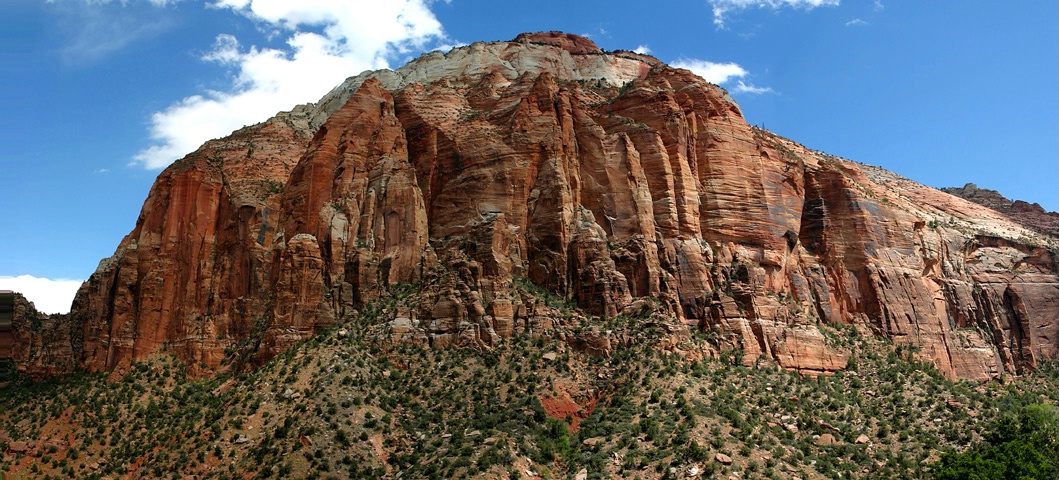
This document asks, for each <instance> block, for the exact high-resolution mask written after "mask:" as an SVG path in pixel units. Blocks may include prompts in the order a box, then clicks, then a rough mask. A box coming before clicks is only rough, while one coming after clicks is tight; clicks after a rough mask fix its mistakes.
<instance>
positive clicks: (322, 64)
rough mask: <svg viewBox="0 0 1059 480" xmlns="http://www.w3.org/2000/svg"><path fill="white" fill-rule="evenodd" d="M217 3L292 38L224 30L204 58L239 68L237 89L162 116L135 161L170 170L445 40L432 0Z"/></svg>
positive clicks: (209, 94) (189, 100) (154, 119)
mask: <svg viewBox="0 0 1059 480" xmlns="http://www.w3.org/2000/svg"><path fill="white" fill-rule="evenodd" d="M211 7H213V8H216V9H220V10H229V11H232V12H236V13H237V14H240V15H243V16H245V17H247V18H250V19H252V20H254V21H255V22H257V23H259V26H260V27H261V28H263V29H265V30H269V31H275V32H276V33H277V34H278V35H283V36H285V37H286V47H285V48H261V47H258V46H255V45H250V46H244V45H242V44H241V43H240V41H239V39H237V38H236V37H235V36H233V35H229V34H221V35H218V36H217V38H216V42H215V44H214V46H213V49H212V50H211V51H209V52H207V53H206V54H205V55H203V57H202V59H203V60H204V61H207V62H215V63H218V64H220V65H224V66H225V67H227V68H228V69H229V70H230V71H231V72H232V77H233V80H232V84H231V86H230V88H228V89H226V90H224V91H218V90H210V91H205V92H202V93H201V94H198V95H192V96H189V97H186V98H184V99H182V100H180V101H178V102H176V103H174V104H172V105H170V106H169V107H168V108H166V109H165V110H162V111H160V112H156V113H154V114H153V115H152V116H151V121H150V137H151V140H152V142H153V144H152V145H151V146H149V147H148V148H145V149H144V150H142V151H140V152H139V153H138V154H136V155H135V156H134V158H133V163H134V164H138V165H142V166H143V167H145V168H148V169H157V168H162V167H165V166H166V165H169V164H170V163H172V162H173V161H174V160H176V159H178V158H180V157H181V156H183V155H185V154H187V153H189V152H191V151H193V150H195V149H196V148H198V147H199V146H200V145H201V144H202V143H203V142H205V141H206V140H209V139H211V138H217V137H221V136H224V135H227V134H228V133H231V132H232V131H233V130H235V129H238V128H240V127H242V126H244V125H250V124H254V123H257V122H260V121H262V120H264V119H266V118H268V117H270V116H272V115H275V114H276V113H277V112H279V111H281V110H286V109H289V108H291V107H293V106H294V105H297V104H299V103H306V102H311V101H316V100H317V99H319V98H320V97H321V96H323V95H324V94H325V93H327V92H328V91H329V90H330V89H331V88H333V87H334V86H335V85H337V84H338V83H340V82H341V81H342V80H343V79H345V78H346V77H348V76H351V75H355V74H357V73H360V72H361V71H363V70H368V69H379V68H388V67H389V65H388V63H387V60H388V59H390V58H393V57H395V56H398V55H401V54H406V53H408V52H411V51H413V50H416V49H422V48H424V47H425V46H426V45H427V44H428V43H429V42H432V41H440V40H443V39H444V33H443V32H442V27H441V23H440V22H438V20H437V18H435V16H434V14H433V12H431V10H430V8H429V7H428V5H427V3H426V0H390V1H386V2H378V1H372V0H301V1H297V2H292V1H289V0H218V1H217V2H216V3H214V4H212V5H211Z"/></svg>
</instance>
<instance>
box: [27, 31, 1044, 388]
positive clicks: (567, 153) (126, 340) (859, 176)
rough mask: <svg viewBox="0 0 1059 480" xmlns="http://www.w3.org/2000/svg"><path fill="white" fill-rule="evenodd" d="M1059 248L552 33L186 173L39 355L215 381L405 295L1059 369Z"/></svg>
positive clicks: (772, 340) (404, 337)
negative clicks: (165, 359)
mask: <svg viewBox="0 0 1059 480" xmlns="http://www.w3.org/2000/svg"><path fill="white" fill-rule="evenodd" d="M1056 245H1059V243H1057V241H1056V239H1055V238H1054V237H1051V236H1049V235H1046V234H1042V233H1040V232H1036V231H1032V230H1029V229H1027V228H1024V227H1023V226H1021V225H1019V224H1017V223H1015V222H1013V221H1011V220H1010V219H1008V218H1007V217H1005V216H1004V215H1002V214H1000V213H998V212H995V211H993V210H990V209H988V208H986V207H983V206H980V205H976V204H973V203H971V202H968V201H965V200H962V199H959V198H956V197H953V196H951V195H948V194H945V193H942V192H939V191H937V190H934V189H931V188H929V187H925V186H923V185H920V184H917V183H915V182H912V181H910V180H908V179H905V178H902V177H899V176H897V175H895V174H892V173H890V172H886V171H885V170H882V169H879V168H875V167H871V166H867V165H863V164H858V163H855V162H852V161H849V160H844V159H840V158H836V157H833V156H830V155H827V154H824V153H821V152H818V151H813V150H809V149H806V148H804V147H803V146H801V145H799V144H797V143H795V142H793V141H791V140H788V139H785V138H782V137H779V136H777V135H775V134H772V133H770V132H768V131H765V130H762V129H759V128H756V127H752V126H750V125H748V124H747V122H746V121H745V119H744V118H743V114H742V112H741V110H740V108H739V106H738V105H737V104H736V103H735V102H734V101H733V100H732V99H731V98H730V97H729V96H728V94H727V93H726V92H725V91H724V90H723V89H721V88H720V87H718V86H716V85H713V84H710V83H708V82H706V81H704V80H703V79H701V78H699V77H697V76H695V75H694V74H692V73H691V72H689V71H686V70H681V69H675V68H671V67H669V66H667V65H665V64H663V63H661V62H659V61H658V60H656V59H654V58H652V57H650V56H645V55H638V54H635V53H632V52H610V53H607V52H602V51H600V50H599V49H598V48H597V47H595V45H593V44H592V43H591V41H589V40H587V39H584V38H581V37H576V36H572V35H566V34H557V33H546V34H528V35H527V34H524V35H521V36H520V37H519V38H516V39H515V40H514V41H512V42H497V43H488V44H487V43H476V44H472V45H469V46H466V47H460V48H457V49H454V50H453V51H451V52H449V53H448V54H441V53H439V52H434V53H431V54H427V55H424V56H423V57H421V58H420V59H418V60H416V61H413V62H412V63H410V64H409V65H406V66H405V67H402V68H401V69H398V70H396V71H379V72H367V73H364V74H361V75H358V76H356V77H352V78H350V79H349V80H347V81H346V82H345V83H343V84H342V85H340V86H339V87H336V89H335V90H334V91H332V92H331V93H329V94H328V95H327V96H325V97H324V98H323V99H322V100H321V101H320V102H318V103H317V104H313V105H304V106H299V107H297V108H296V109H295V110H293V111H291V112H285V113H282V114H280V115H278V116H277V117H275V118H273V119H270V120H268V121H266V122H264V123H262V124H258V125H255V126H251V127H246V128H244V129H242V130H239V131H237V132H234V133H233V134H232V135H231V136H229V137H227V138H224V139H220V140H214V141H211V142H207V143H206V144H205V145H203V147H202V148H200V149H199V150H198V151H196V152H194V153H192V154H190V155H188V156H187V157H185V158H184V159H182V160H180V161H178V162H176V163H174V164H173V165H172V166H170V167H169V168H168V169H166V170H165V171H164V172H163V173H162V174H161V175H159V177H158V180H157V181H156V183H155V185H154V187H153V188H152V189H151V192H150V194H149V195H148V198H147V200H146V201H145V203H144V207H143V210H142V213H141V215H140V218H139V219H138V221H137V224H136V227H135V228H134V229H133V231H132V232H131V233H130V234H129V235H128V236H126V237H125V239H123V240H122V242H121V244H120V245H119V247H118V249H117V251H116V252H115V254H114V256H112V257H110V258H108V259H105V260H103V261H102V262H101V263H100V266H99V268H98V269H97V271H96V272H95V274H93V275H92V277H91V278H90V279H89V280H88V281H87V282H86V283H85V284H84V285H83V286H82V288H81V290H80V292H79V293H78V295H77V298H76V300H75V301H74V305H73V309H72V312H71V313H70V315H69V316H67V317H63V319H62V320H61V322H60V323H62V324H63V325H64V327H63V328H64V330H62V332H66V333H63V334H62V335H60V336H63V335H65V337H64V340H62V341H61V342H59V343H61V344H62V345H63V347H62V348H63V349H64V350H63V351H66V350H67V347H66V345H67V344H68V345H69V348H68V350H69V352H70V355H71V356H72V358H71V359H68V360H64V361H56V360H54V359H53V360H49V361H48V362H41V361H40V360H38V357H32V356H27V355H22V356H21V357H19V355H18V353H17V352H18V351H20V350H17V349H16V360H17V361H19V362H20V363H19V368H20V369H21V370H22V371H24V372H27V373H34V374H51V373H57V372H61V371H68V370H70V369H72V368H78V367H80V368H84V369H87V370H92V371H98V370H109V369H122V368H125V367H127V366H128V365H129V364H130V362H133V361H135V360H137V359H140V358H144V357H146V356H148V355H151V354H154V353H156V352H166V353H170V354H173V355H175V356H177V357H178V358H180V359H181V360H183V361H185V362H187V364H188V365H189V368H191V369H192V370H193V371H194V372H198V373H202V374H209V373H210V372H213V371H216V369H218V368H221V367H222V365H223V364H226V362H228V361H231V360H232V359H233V358H236V357H238V358H241V359H242V360H250V361H254V362H258V361H261V360H264V359H266V358H268V357H270V356H272V355H274V354H276V353H277V352H280V351H282V350H283V349H285V348H287V347H289V346H290V345H292V344H293V343H294V342H297V341H299V340H301V339H304V338H307V337H308V336H311V335H313V334H314V333H315V332H317V331H319V330H320V329H322V328H326V327H328V326H330V325H332V324H334V323H335V322H336V321H341V320H342V319H343V318H346V317H348V316H350V315H356V314H357V312H358V311H360V310H362V309H363V308H364V306H365V305H366V304H368V303H369V302H371V301H372V299H374V298H377V297H379V296H380V295H383V294H384V293H385V292H392V291H393V290H394V289H401V288H403V289H406V290H407V291H408V295H409V297H408V298H409V300H408V301H406V302H405V303H404V304H403V305H402V306H400V307H398V308H393V309H389V310H388V311H386V312H384V313H385V315H386V316H385V318H383V319H381V320H380V322H381V323H382V325H384V330H385V332H387V335H389V336H390V337H391V339H394V340H397V341H415V342H422V343H428V344H431V345H435V346H444V345H449V344H453V343H456V344H475V345H479V346H482V347H484V348H488V347H489V346H490V345H493V344H495V343H496V342H498V341H500V339H502V338H504V337H509V336H511V335H514V334H516V333H527V334H530V335H541V334H547V333H548V332H549V331H553V330H555V331H558V332H559V334H560V335H562V336H563V337H564V338H566V337H567V335H568V334H569V337H568V338H569V341H571V342H572V343H576V344H578V345H582V346H584V347H585V348H586V349H588V350H590V351H593V352H595V353H602V354H605V353H606V350H607V349H608V348H609V347H608V345H609V342H612V341H619V340H620V339H617V338H611V337H609V336H608V335H610V334H608V333H607V332H605V331H602V330H600V329H594V328H593V327H594V326H598V325H601V324H602V323H603V322H604V321H606V320H607V319H613V318H616V317H619V318H625V319H631V320H630V321H633V322H636V321H641V322H651V321H656V320H660V319H661V321H667V322H671V323H673V324H678V325H679V324H681V323H682V324H684V325H686V326H688V327H689V328H696V329H702V330H704V331H705V332H707V334H708V335H710V338H711V339H713V341H714V342H715V343H716V345H717V346H718V348H719V349H728V348H736V349H740V350H741V351H742V352H743V355H742V359H743V361H744V362H747V363H752V362H758V361H764V362H771V363H775V364H778V365H780V366H783V367H785V368H791V369H797V370H799V371H803V372H807V373H819V372H830V371H835V370H838V369H841V368H843V367H844V366H845V365H846V362H847V360H848V358H849V355H850V352H849V351H848V350H846V349H844V347H843V346H842V342H840V341H835V340H834V339H833V338H830V337H829V336H828V335H825V332H824V331H823V330H822V329H821V325H824V324H830V325H849V326H850V327H848V328H843V329H840V330H841V331H851V330H852V329H856V330H858V331H860V332H861V333H862V334H872V335H880V336H885V337H887V338H890V339H892V340H893V341H894V342H895V343H897V344H901V345H908V346H911V347H915V348H914V349H913V350H914V351H916V352H918V355H920V356H921V357H922V358H924V359H926V360H929V361H932V362H933V363H934V364H935V365H937V366H938V368H939V369H940V370H941V371H942V372H944V373H945V374H946V375H948V376H950V377H962V378H971V379H986V378H991V377H994V376H996V375H999V374H1000V373H1002V372H1020V371H1022V370H1023V369H1025V368H1032V367H1033V366H1034V365H1036V363H1037V362H1039V361H1041V360H1042V359H1047V358H1056V356H1057V349H1059V278H1057V276H1056V270H1057V264H1056V252H1057V251H1059V248H1057V247H1056ZM542 298H554V299H557V300H558V301H559V302H558V303H560V304H562V305H556V304H555V303H556V302H545V301H542ZM566 304H569V305H571V306H572V305H574V304H576V307H577V308H576V309H569V308H567V307H566V306H565V305H566ZM575 326H576V327H586V328H587V329H588V330H589V331H591V332H593V333H591V334H580V336H574V335H573V334H572V333H570V332H572V331H573V330H572V329H570V328H566V327H575ZM578 330H579V331H580V330H581V328H578ZM827 330H828V331H831V329H827ZM19 338H22V340H20V341H21V342H22V343H23V344H33V342H38V343H39V340H33V338H36V337H34V336H33V334H32V332H30V333H26V334H25V335H24V336H23V337H19ZM24 350H25V349H23V350H22V351H24Z"/></svg>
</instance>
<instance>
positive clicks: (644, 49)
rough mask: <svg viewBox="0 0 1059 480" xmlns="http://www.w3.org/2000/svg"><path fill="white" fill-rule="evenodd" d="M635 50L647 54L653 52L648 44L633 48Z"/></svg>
mask: <svg viewBox="0 0 1059 480" xmlns="http://www.w3.org/2000/svg"><path fill="white" fill-rule="evenodd" d="M633 52H636V53H639V54H640V55H647V54H649V53H651V49H650V47H648V46H647V45H640V46H638V47H636V48H635V49H633Z"/></svg>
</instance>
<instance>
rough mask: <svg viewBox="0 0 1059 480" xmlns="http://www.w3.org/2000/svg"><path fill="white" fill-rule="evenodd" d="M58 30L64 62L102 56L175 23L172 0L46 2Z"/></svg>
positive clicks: (71, 63)
mask: <svg viewBox="0 0 1059 480" xmlns="http://www.w3.org/2000/svg"><path fill="white" fill-rule="evenodd" d="M48 3H49V4H52V5H51V6H50V7H49V10H50V12H51V13H52V14H54V22H55V24H56V25H57V27H58V29H57V30H58V31H60V32H62V35H63V36H64V37H66V38H65V39H64V45H63V46H62V47H61V48H60V50H59V52H58V53H59V56H60V58H61V60H62V61H63V63H65V64H66V65H68V66H75V67H76V66H83V65H87V64H91V63H94V62H96V61H99V60H102V59H104V58H106V57H108V56H111V55H113V54H115V53H117V52H119V51H121V50H123V49H125V48H127V47H129V46H132V45H134V44H136V43H138V42H142V41H144V40H148V39H151V38H154V37H157V36H159V35H162V34H164V33H165V32H167V31H168V30H170V29H171V28H173V27H174V26H176V25H177V22H176V21H175V20H174V18H173V11H172V9H159V8H154V7H164V6H166V5H167V3H173V2H172V1H170V2H166V1H151V2H149V3H148V2H147V1H141V2H135V3H133V2H130V1H129V0H125V1H120V2H118V1H112V0H83V1H65V2H48Z"/></svg>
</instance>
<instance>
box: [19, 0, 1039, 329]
mask: <svg viewBox="0 0 1059 480" xmlns="http://www.w3.org/2000/svg"><path fill="white" fill-rule="evenodd" d="M1057 18H1059V12H1057V4H1056V2H1055V1H1054V0H1024V1H1019V2H1009V1H1008V2H1005V1H995V0H977V1H973V2H968V1H966V0H932V1H929V2H918V1H908V0H904V1H897V0H860V1H855V0H697V1H661V2H624V1H616V0H612V1H607V2H595V1H578V2H571V1H569V0H564V1H552V0H540V1H537V2H533V3H532V4H528V3H525V2H521V3H514V2H499V1H484V0H450V1H448V2H445V1H434V2H424V1H420V0H389V1H386V2H380V1H369V2H362V1H354V0H302V1H298V2H292V1H288V0H209V1H207V2H202V1H194V0H125V1H121V0H109V1H108V0H55V1H52V2H47V1H43V0H41V1H36V0H4V2H3V4H2V5H0V19H2V20H0V78H2V79H3V83H2V85H0V102H2V104H3V106H4V111H5V113H4V115H2V116H0V167H2V171H3V172H4V175H3V177H2V178H3V181H2V182H3V183H0V224H2V225H3V227H2V229H0V232H2V236H0V252H2V253H0V288H14V289H17V290H20V291H24V292H26V293H27V295H28V296H29V297H30V299H31V300H34V301H35V302H36V303H37V306H38V308H40V309H41V310H44V311H65V310H67V309H68V308H69V302H70V299H71V298H72V295H73V290H74V289H76V285H78V284H79V283H80V281H81V280H83V279H85V278H87V277H88V276H89V275H90V274H91V273H92V271H94V269H95V267H96V265H97V263H98V262H99V260H100V259H102V258H105V257H107V256H109V255H111V254H112V253H113V251H114V248H115V247H116V246H117V244H118V242H119V241H120V240H121V238H122V237H123V236H124V235H125V234H127V233H128V232H129V231H131V230H132V228H133V226H134V224H135V221H136V216H137V214H138V213H139V210H140V207H141V206H142V204H143V200H144V199H145V198H146V195H147V191H148V189H149V188H150V185H151V183H152V182H153V180H154V178H155V177H156V176H157V174H158V173H159V172H160V171H161V170H160V169H161V168H162V167H164V166H165V165H166V164H168V163H169V162H171V161H172V160H173V159H175V158H178V157H179V156H182V155H183V154H185V153H188V152H190V151H191V150H194V149H195V148H196V147H197V146H198V145H199V144H200V143H201V142H202V141H204V140H206V139H209V138H212V137H215V136H223V135H224V134H226V133H227V132H230V131H231V130H233V129H235V128H238V127H241V126H243V125H248V124H253V123H256V122H258V121H262V120H265V119H266V118H267V117H269V116H271V115H272V114H273V113H275V112H276V111H279V110H286V109H289V108H290V107H292V106H294V105H295V104H297V103H306V102H312V101H315V100H317V99H318V98H319V97H320V96H322V95H323V93H325V92H326V91H327V90H328V89H330V88H331V86H333V85H335V84H337V83H339V82H341V81H342V80H343V79H344V78H345V77H346V76H349V75H355V74H356V73H359V72H360V71H361V70H364V69H371V68H380V67H387V66H388V67H391V68H396V67H398V66H400V65H402V64H404V63H405V62H406V61H407V60H409V59H411V58H414V57H416V56H418V55H419V54H420V53H421V52H423V51H428V50H433V49H435V48H442V49H447V48H450V47H451V46H453V45H460V44H464V43H469V42H474V41H479V40H484V41H492V40H508V39H511V38H513V37H515V35H517V34H518V33H520V32H524V31H540V30H563V31H567V32H571V33H578V34H584V35H587V36H589V37H591V38H592V39H593V40H594V41H595V42H596V43H597V44H599V46H600V47H602V48H604V49H608V50H613V49H630V50H631V49H637V48H639V49H641V50H645V51H649V53H651V54H652V55H654V56H656V57H658V58H659V59H661V60H663V61H666V62H669V63H674V64H678V63H679V64H680V65H684V66H687V67H689V68H692V69H694V70H696V71H698V72H702V73H703V74H704V76H707V75H708V76H709V78H710V79H711V80H712V81H715V82H717V83H721V85H722V86H724V87H726V88H728V89H729V90H730V91H731V92H732V93H733V95H734V96H735V98H736V100H737V101H738V102H739V103H740V105H741V106H742V108H743V111H744V113H745V115H746V117H747V120H748V121H749V122H750V123H752V124H755V125H760V126H764V127H765V128H768V129H769V130H772V131H774V132H776V133H778V134H780V135H784V136H787V137H789V138H792V139H794V140H796V141H798V142H801V143H802V144H804V145H806V146H808V147H810V148H814V149H819V150H823V151H826V152H828V153H832V154H835V155H839V156H842V157H846V158H850V159H853V160H857V161H860V162H864V163H869V164H873V165H879V166H882V167H884V168H887V169H890V170H893V171H895V172H897V173H900V174H902V175H904V176H906V177H909V178H912V179H913V180H917V181H919V182H921V183H924V184H927V185H931V186H936V187H942V186H960V185H963V184H964V183H967V182H975V183H977V184H978V185H979V186H981V187H987V188H993V189H997V190H999V191H1000V192H1001V193H1003V194H1004V195H1006V196H1008V197H1009V198H1018V199H1024V200H1027V201H1030V202H1038V203H1040V204H1041V205H1043V206H1044V207H1045V208H1046V209H1048V210H1057V209H1059V160H1057V158H1059V157H1057V149H1059V140H1057V132H1059V121H1057V117H1059V114H1057V111H1059V108H1057V107H1059V99H1057V90H1059V87H1057V85H1059V74H1057V65H1059V60H1057V58H1059V51H1057V50H1059V49H1057V39H1059V34H1057V21H1056V19H1057ZM60 280H68V281H66V282H63V281H60Z"/></svg>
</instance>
